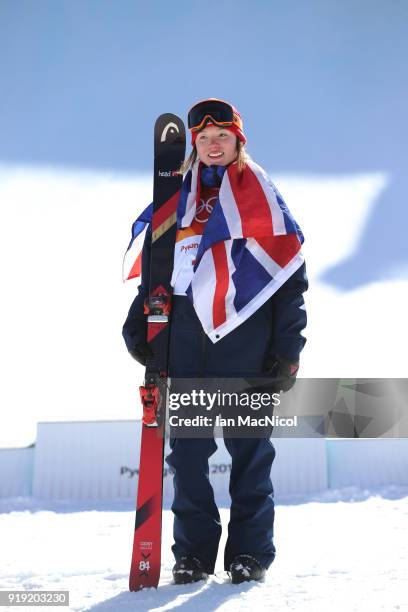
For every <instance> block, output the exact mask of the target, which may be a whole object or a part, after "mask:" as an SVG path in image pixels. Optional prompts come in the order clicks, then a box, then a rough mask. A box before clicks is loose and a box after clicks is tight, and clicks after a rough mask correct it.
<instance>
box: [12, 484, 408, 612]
mask: <svg viewBox="0 0 408 612" xmlns="http://www.w3.org/2000/svg"><path fill="white" fill-rule="evenodd" d="M225 505H226V504H225ZM0 509H1V511H2V513H1V514H0V541H1V550H0V558H1V566H0V567H1V569H0V583H1V588H2V589H13V590H18V589H24V590H41V589H51V590H58V589H61V590H69V592H70V606H69V610H71V611H73V612H74V611H75V612H80V611H81V612H82V611H85V610H92V611H98V612H118V611H119V610H120V611H121V612H127V611H128V612H134V611H135V610H138V611H139V610H140V611H143V612H144V611H154V612H159V611H160V612H164V611H166V610H183V611H184V610H185V611H186V612H187V611H189V610H194V612H201V611H202V612H210V611H213V610H217V611H222V612H228V611H231V612H238V611H246V610H279V611H282V610H296V612H327V611H328V610H330V612H337V611H338V612H380V611H383V612H393V611H398V612H400V611H402V610H408V594H407V589H406V584H407V578H408V573H407V571H408V570H407V568H408V537H407V526H408V488H397V487H388V488H383V489H381V490H378V491H364V490H359V489H354V488H353V489H342V490H334V491H330V492H327V493H324V494H320V495H318V496H310V497H308V498H303V499H295V498H293V499H292V500H288V502H287V503H285V504H281V505H277V507H276V523H275V525H276V535H275V544H276V547H277V557H276V559H275V562H274V563H273V565H272V566H271V568H270V570H269V571H268V573H267V577H266V581H265V582H264V583H244V584H243V585H231V584H230V582H229V579H228V576H227V574H226V572H224V569H223V564H222V553H223V544H224V542H225V534H226V526H227V522H228V509H227V508H226V507H225V508H222V509H221V518H222V524H223V539H222V541H221V545H220V549H219V555H218V561H217V565H216V573H215V575H214V576H211V577H210V578H209V580H208V581H207V582H206V583H203V582H200V583H196V584H193V585H186V586H175V585H173V584H172V577H171V568H172V565H173V562H174V560H173V557H172V553H171V550H170V547H171V543H172V514H171V510H169V509H166V510H165V511H164V516H163V547H162V550H163V559H162V574H161V579H160V584H159V588H158V590H155V589H148V590H146V591H142V592H138V593H130V592H129V591H128V573H129V564H130V554H131V545H132V537H133V533H132V529H133V525H134V511H133V510H132V509H131V508H130V507H129V505H126V506H125V505H122V506H121V505H120V504H119V503H118V504H117V505H114V504H110V506H106V504H105V505H104V506H99V507H98V506H96V505H93V506H91V505H89V506H88V507H87V506H86V505H84V504H81V505H79V504H75V503H73V502H65V503H62V502H60V503H53V504H45V503H44V502H43V503H41V502H40V501H35V500H29V499H16V500H3V501H1V502H0ZM59 609H66V608H59Z"/></svg>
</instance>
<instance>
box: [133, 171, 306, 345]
mask: <svg viewBox="0 0 408 612" xmlns="http://www.w3.org/2000/svg"><path fill="white" fill-rule="evenodd" d="M200 165H201V164H200V163H199V162H196V163H195V164H194V166H193V168H192V170H190V171H189V172H188V173H187V175H186V177H185V179H184V182H183V188H182V190H181V194H180V200H179V203H178V209H177V218H178V227H179V228H185V227H189V226H190V225H191V223H192V221H193V219H194V215H195V211H196V199H197V197H198V196H197V194H198V189H197V188H198V177H199V172H200ZM147 212H148V209H146V210H145V211H144V213H142V215H141V216H140V217H139V219H142V216H144V218H146V213H147ZM136 223H137V222H135V224H134V225H133V227H135V226H136ZM132 240H134V238H133V239H132ZM302 243H303V235H302V232H301V231H300V228H299V226H298V225H297V223H296V221H295V220H294V218H293V217H292V215H291V213H290V212H289V210H288V208H287V206H286V204H285V202H284V201H283V199H282V197H281V195H280V194H279V192H278V190H277V189H276V187H275V186H274V184H273V183H272V181H271V180H270V179H269V177H268V176H267V174H266V173H265V171H264V170H263V169H262V168H261V167H260V166H258V164H256V163H255V162H253V161H249V162H247V165H246V166H245V168H244V170H243V171H242V172H239V171H238V166H237V163H236V162H234V163H233V164H231V165H229V166H228V168H227V169H226V171H225V172H224V175H223V178H222V182H221V187H220V191H219V197H218V199H217V201H216V203H215V205H214V208H213V211H212V213H211V215H210V218H209V219H208V221H207V224H206V227H205V230H204V233H203V235H202V238H201V241H200V245H199V248H198V253H197V258H196V263H195V266H194V275H193V280H192V282H191V284H190V286H189V287H188V289H187V295H188V297H189V298H190V300H191V301H192V303H193V305H194V309H195V311H196V314H197V316H198V318H199V319H200V322H201V324H202V326H203V329H204V331H205V332H206V334H207V335H208V337H209V338H210V339H211V340H212V342H214V343H215V342H217V341H219V340H220V339H221V338H223V337H224V336H226V335H227V334H228V333H229V332H231V331H232V330H234V329H235V328H236V327H238V326H239V325H240V324H241V323H243V322H244V321H246V319H248V318H249V317H250V316H251V315H252V314H253V313H254V312H255V311H256V310H257V309H258V308H260V306H262V305H263V304H264V303H265V302H266V301H267V300H268V299H269V298H270V297H271V296H272V295H273V294H274V293H275V292H276V291H277V290H278V289H279V287H281V286H282V285H283V283H284V282H285V281H286V280H287V279H288V278H289V277H290V276H292V274H293V273H294V272H295V271H296V270H297V269H298V268H299V267H300V266H301V265H302V263H303V255H302V253H301V250H300V249H301V245H302ZM131 246H132V241H131V244H130V245H129V247H131Z"/></svg>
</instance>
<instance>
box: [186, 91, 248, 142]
mask: <svg viewBox="0 0 408 612" xmlns="http://www.w3.org/2000/svg"><path fill="white" fill-rule="evenodd" d="M207 123H210V124H213V125H216V126H218V127H224V128H226V129H229V130H231V131H232V132H234V134H236V136H237V137H238V138H239V139H240V140H241V141H242V142H243V143H244V144H245V143H246V138H245V134H244V132H243V123H242V119H241V115H240V114H239V112H238V111H237V109H236V108H234V107H233V106H232V105H231V104H228V102H224V101H223V100H217V99H216V98H210V99H208V100H202V101H201V102H197V104H194V106H192V107H191V108H190V110H189V112H188V127H189V129H190V132H191V141H192V144H194V142H195V139H196V137H197V134H198V132H199V131H200V130H202V129H203V128H204V127H205V126H206V125H207Z"/></svg>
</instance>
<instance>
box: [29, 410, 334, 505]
mask: <svg viewBox="0 0 408 612" xmlns="http://www.w3.org/2000/svg"><path fill="white" fill-rule="evenodd" d="M140 432H141V423H140V421H97V422H66V423H39V424H38V436H37V449H36V454H35V459H34V478H33V495H34V496H35V497H38V498H44V499H95V500H98V499H99V500H109V499H112V500H113V499H132V500H133V499H135V492H136V485H137V471H138V469H139V452H140V450H139V449H140ZM217 445H218V450H217V451H216V453H214V455H212V457H211V458H210V479H211V482H212V485H213V488H214V493H215V497H216V499H217V501H218V502H220V503H221V502H222V501H224V500H227V499H228V482H229V478H228V476H229V472H230V468H231V458H230V455H229V454H228V452H227V451H226V449H225V446H224V443H223V441H222V440H221V439H217ZM274 446H275V449H276V451H277V454H276V459H275V462H274V466H273V473H272V475H273V483H274V489H275V495H276V498H277V499H279V496H287V495H291V494H293V493H310V492H316V491H321V490H324V489H326V488H327V486H328V483H327V465H326V449H325V440H303V439H297V440H282V439H279V440H276V441H274ZM168 452H169V448H168V446H167V445H166V454H168ZM163 488H164V501H165V503H167V504H168V503H170V501H171V498H172V478H171V474H170V471H169V469H168V467H167V465H165V470H164V480H163Z"/></svg>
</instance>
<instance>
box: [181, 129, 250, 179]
mask: <svg viewBox="0 0 408 612" xmlns="http://www.w3.org/2000/svg"><path fill="white" fill-rule="evenodd" d="M197 157H198V156H197V148H196V146H195V145H194V146H193V148H192V150H191V153H190V155H189V156H188V157H187V159H185V160H184V161H183V163H182V164H181V166H180V169H179V171H178V172H179V174H184V173H185V172H187V171H188V170H189V169H190V168H191V167H192V166H193V165H194V162H195V161H196V159H197ZM250 159H251V157H250V155H249V153H247V151H246V149H245V145H244V143H243V142H242V141H241V140H239V138H238V137H237V159H236V161H237V164H238V172H242V170H243V169H244V168H245V166H246V164H247V162H248V161H249V160H250Z"/></svg>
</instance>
